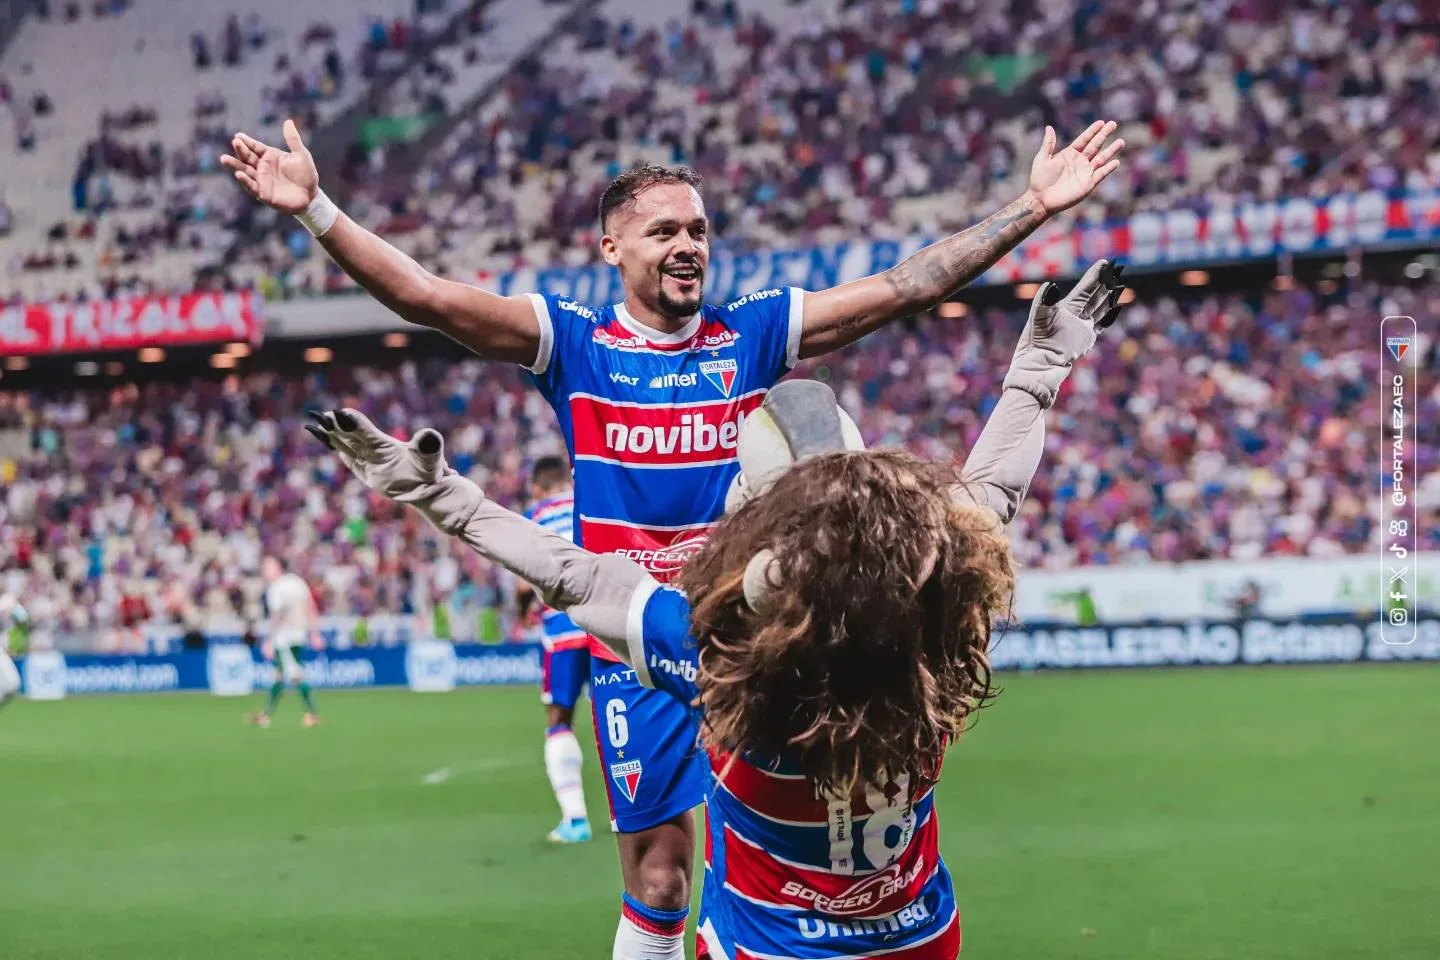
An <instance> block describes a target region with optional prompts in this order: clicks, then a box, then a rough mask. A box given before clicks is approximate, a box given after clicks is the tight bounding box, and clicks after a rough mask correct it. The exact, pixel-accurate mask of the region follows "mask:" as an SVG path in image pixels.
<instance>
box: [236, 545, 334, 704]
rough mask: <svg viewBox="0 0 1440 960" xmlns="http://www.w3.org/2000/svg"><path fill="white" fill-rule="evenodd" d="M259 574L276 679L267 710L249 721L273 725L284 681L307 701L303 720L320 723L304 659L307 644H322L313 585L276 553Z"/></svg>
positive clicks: (269, 657)
mask: <svg viewBox="0 0 1440 960" xmlns="http://www.w3.org/2000/svg"><path fill="white" fill-rule="evenodd" d="M260 576H261V577H262V578H264V580H265V610H266V612H267V613H268V614H269V615H270V631H269V634H268V635H267V636H266V638H265V646H264V651H265V659H266V661H268V662H269V663H270V664H271V666H273V667H274V668H275V682H274V683H273V684H271V685H270V698H269V699H268V700H267V701H266V703H265V709H264V710H262V711H261V712H260V713H257V714H255V715H254V716H252V717H251V718H250V720H251V722H252V723H254V724H255V725H256V726H259V727H268V726H270V720H271V719H272V718H273V717H274V716H275V708H276V707H278V706H279V705H280V694H281V693H282V692H284V690H285V684H286V683H293V684H294V685H295V687H296V689H297V690H299V691H300V699H301V700H303V701H305V718H304V721H303V722H304V724H305V726H307V727H313V726H315V725H316V724H317V723H319V722H320V714H318V713H317V712H316V711H315V698H314V697H313V696H311V694H310V684H308V683H306V682H305V670H304V667H303V666H302V665H301V659H302V657H303V656H304V654H305V650H306V644H307V643H313V644H314V646H315V648H316V649H319V648H320V647H321V646H322V645H323V641H322V640H321V639H320V631H319V630H318V629H317V627H318V626H319V617H318V616H317V614H316V612H315V596H314V594H312V593H311V592H310V585H309V584H307V583H306V582H305V581H304V579H302V578H301V576H300V575H299V574H298V573H294V572H292V571H290V570H288V569H287V568H286V566H285V561H284V560H281V559H280V558H279V557H277V556H275V555H274V554H271V555H268V556H266V557H265V559H263V560H261V561H260Z"/></svg>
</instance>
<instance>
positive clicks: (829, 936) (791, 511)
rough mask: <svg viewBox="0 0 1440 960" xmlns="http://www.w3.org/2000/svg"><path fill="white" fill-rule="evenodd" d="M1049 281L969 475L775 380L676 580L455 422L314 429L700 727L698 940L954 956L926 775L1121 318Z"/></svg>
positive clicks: (970, 684)
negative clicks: (1023, 506)
mask: <svg viewBox="0 0 1440 960" xmlns="http://www.w3.org/2000/svg"><path fill="white" fill-rule="evenodd" d="M1054 291H1055V288H1054V287H1053V285H1050V284H1047V285H1046V286H1045V288H1044V289H1043V290H1042V291H1041V294H1040V295H1039V296H1038V297H1037V298H1036V300H1035V303H1034V305H1033V307H1032V310H1031V316H1030V321H1029V323H1028V324H1027V325H1026V328H1025V331H1024V333H1023V334H1022V337H1021V342H1020V344H1019V346H1018V347H1017V348H1016V351H1015V355H1014V358H1013V360H1012V363H1011V366H1010V370H1009V371H1008V373H1007V375H1006V377H1005V381H1004V389H1003V391H1002V393H1001V396H1000V399H999V401H998V402H997V404H996V406H995V409H994V411H993V412H992V414H991V416H990V419H989V421H988V422H987V423H986V426H985V429H984V430H983V431H982V433H981V435H980V438H979V440H978V441H977V442H976V445H975V448H974V449H973V450H972V451H971V453H970V457H969V459H968V461H967V462H966V464H965V467H964V469H963V471H959V472H958V474H957V471H955V470H954V469H953V467H952V466H951V465H949V464H940V463H926V462H922V461H919V460H917V459H915V458H914V457H912V456H910V455H908V454H906V453H904V452H899V451H873V452H868V451H864V450H863V449H857V448H861V447H862V446H863V445H862V444H860V443H859V442H858V433H857V432H856V431H855V429H854V425H853V423H850V422H849V421H848V418H847V417H845V416H844V414H843V413H842V412H841V411H840V410H839V408H838V407H837V406H836V405H835V398H834V394H833V393H831V392H830V390H829V388H828V387H825V386H824V385H823V384H819V383H816V382H814V381H806V380H795V381H788V382H786V383H782V384H780V385H779V386H777V387H776V388H775V389H774V390H772V391H771V392H770V394H769V396H768V397H767V398H766V400H765V402H764V404H763V405H762V406H761V407H760V409H759V410H758V411H757V412H756V413H755V414H754V415H753V416H752V417H751V418H749V419H747V421H746V423H745V426H744V427H743V429H742V436H741V438H740V461H741V467H742V474H741V476H742V477H743V478H744V481H745V483H744V487H743V491H742V492H741V493H740V494H739V495H737V496H736V497H733V498H732V506H734V507H735V510H734V512H733V513H731V514H730V515H729V516H727V517H726V518H725V519H724V520H722V521H721V522H720V524H719V525H718V526H717V527H716V528H715V530H714V532H713V533H712V535H711V537H710V539H709V541H708V543H707V544H706V545H705V546H704V547H703V548H702V549H701V550H700V552H699V554H698V555H697V556H696V557H695V558H694V560H693V561H692V562H691V563H690V564H689V565H688V566H687V567H686V568H685V569H684V570H683V571H682V572H681V574H680V577H679V584H680V586H681V588H682V589H680V590H677V589H674V588H673V587H666V586H662V585H661V584H660V583H659V582H658V581H657V580H655V579H654V578H653V577H651V576H650V575H649V574H648V573H647V572H646V571H645V570H644V569H643V568H642V567H640V566H638V565H636V564H634V563H632V562H630V561H627V560H625V559H623V558H620V557H616V556H613V555H609V556H597V555H595V554H590V553H587V552H585V551H584V550H583V549H580V548H578V547H576V546H575V545H574V544H572V543H571V542H570V541H568V540H566V539H565V538H563V537H557V536H554V535H553V534H550V533H547V532H546V531H544V530H543V529H541V528H539V527H537V526H535V525H533V524H530V523H528V522H527V521H525V520H523V519H522V518H520V517H518V516H516V515H514V514H511V513H509V512H508V511H505V510H503V509H501V508H499V507H498V506H496V505H495V504H493V503H489V502H488V501H486V500H485V498H484V495H483V493H481V491H480V489H479V488H478V487H476V486H475V485H474V484H473V483H471V482H470V481H469V480H467V479H466V478H464V477H461V476H459V475H458V474H456V473H455V471H454V470H453V469H451V468H449V467H448V466H447V465H446V463H445V461H444V455H443V445H442V443H441V440H440V436H439V434H437V433H435V432H434V431H433V430H426V431H421V432H419V433H417V435H416V437H415V439H414V440H413V441H411V443H409V444H404V443H401V442H400V441H398V440H395V439H393V438H391V437H388V436H386V435H385V434H383V433H381V432H380V431H378V430H377V429H376V428H375V427H374V426H373V425H372V424H370V422H369V421H368V420H366V419H365V418H364V416H363V415H362V414H359V413H358V412H356V411H353V410H351V411H341V412H339V413H338V414H330V415H328V417H326V418H325V419H324V420H323V425H322V428H320V429H318V430H317V431H315V432H316V433H317V435H318V436H319V437H320V438H321V440H322V441H323V442H325V443H326V444H327V445H329V446H330V447H331V448H332V449H334V450H335V451H336V452H337V453H339V455H340V457H341V459H342V460H343V461H344V462H345V464H346V466H347V467H348V468H349V469H350V470H351V471H352V472H354V473H355V474H356V475H357V476H358V477H359V478H360V479H361V480H362V481H363V482H364V483H365V484H366V485H367V486H369V487H371V488H372V489H375V490H377V491H379V492H381V493H383V494H385V495H387V496H390V497H393V498H396V499H401V500H403V501H405V502H407V503H410V504H413V505H415V506H416V507H418V508H419V509H420V511H421V512H422V513H423V514H424V515H425V516H426V518H427V519H429V520H430V521H431V522H432V523H434V524H435V525H436V526H437V528H439V529H440V530H442V531H443V532H446V533H449V534H451V535H453V536H456V537H459V538H460V539H461V540H463V541H464V542H465V543H467V544H468V545H469V546H470V547H471V548H473V549H475V550H477V551H479V552H480V553H481V554H483V555H485V556H486V557H489V558H490V559H492V560H495V561H497V562H499V563H501V564H503V565H505V566H506V567H508V568H509V569H511V570H513V571H514V572H515V573H516V574H517V575H520V576H523V577H524V578H526V579H527V580H528V581H530V582H531V583H534V584H535V585H536V587H537V588H538V589H540V590H541V591H542V593H543V594H544V596H545V598H546V600H547V601H548V602H550V603H552V604H554V605H556V606H559V607H561V608H562V609H568V610H569V612H570V614H571V616H572V617H573V618H574V620H575V622H576V623H578V624H580V625H581V626H582V627H584V628H586V629H587V630H590V631H591V632H592V633H593V634H594V635H595V636H597V637H600V638H601V639H603V640H605V641H607V642H609V643H610V644H611V645H612V649H615V650H617V651H619V652H621V654H622V655H623V656H624V657H625V660H626V662H628V663H630V664H631V665H632V666H633V668H634V670H635V672H636V673H637V674H638V676H639V678H640V681H641V682H642V683H644V684H645V685H646V686H647V687H652V688H654V689H657V690H659V691H663V692H664V693H666V694H668V695H669V696H671V697H672V698H674V700H675V702H676V703H678V704H681V705H682V706H683V707H685V708H686V709H687V710H694V711H696V712H697V713H699V714H700V716H701V717H702V718H703V720H702V722H701V723H699V724H698V729H699V731H700V733H699V736H700V738H701V741H702V742H703V745H704V748H705V751H706V754H707V761H708V763H707V765H708V767H709V778H708V780H709V785H708V796H707V811H708V817H707V821H708V822H707V829H708V836H707V838H706V840H707V843H706V880H705V889H704V895H703V898H702V907H701V918H700V938H699V946H698V949H697V955H698V956H700V957H710V958H714V960H719V958H725V960H820V958H827V960H841V958H869V957H877V956H881V955H883V956H884V957H885V958H887V960H954V958H955V957H956V955H957V954H958V953H959V950H960V940H961V936H960V918H959V912H958V909H957V906H956V901H955V893H954V889H953V885H952V881H951V877H950V874H949V872H948V870H947V869H946V868H945V865H944V863H943V861H942V860H941V858H940V854H939V828H938V823H937V820H936V817H935V810H934V806H935V800H934V795H933V788H934V786H935V783H936V781H937V780H938V778H939V775H940V769H941V765H942V762H943V760H944V757H945V751H946V749H947V748H948V747H949V746H950V745H951V743H953V742H954V740H955V738H956V737H958V736H959V735H960V733H961V732H962V730H963V729H964V726H965V723H966V720H967V719H968V718H969V716H970V715H971V714H972V713H973V712H974V711H975V710H977V709H978V708H980V707H981V706H983V705H984V704H985V702H986V701H987V700H989V699H990V698H991V697H992V696H993V695H994V689H993V687H992V685H991V675H990V667H989V661H988V651H989V646H990V631H991V622H992V620H993V618H994V617H996V616H998V615H1001V614H1003V613H1005V612H1006V611H1007V610H1008V609H1009V606H1010V602H1011V597H1012V593H1013V589H1014V584H1015V572H1014V567H1013V563H1012V561H1011V557H1010V551H1009V544H1008V541H1007V539H1006V537H1005V533H1004V530H1003V525H1004V524H1005V523H1008V522H1009V520H1010V519H1011V518H1013V517H1014V515H1015V512H1016V510H1017V509H1018V508H1019V505H1020V502H1021V500H1022V499H1023V497H1024V494H1025V491H1026V490H1027V489H1028V487H1029V484H1030V481H1031V478H1032V477H1033V476H1034V472H1035V468H1036V466H1037V465H1038V464H1039V461H1040V456H1041V453H1042V451H1043V450H1044V443H1045V426H1044V414H1045V410H1046V409H1048V408H1049V406H1050V405H1051V404H1053V403H1054V402H1055V399H1056V396H1057V395H1058V392H1059V387H1060V384H1061V382H1062V381H1063V380H1064V378H1065V376H1066V374H1067V372H1068V370H1069V368H1070V366H1071V364H1072V363H1073V362H1074V361H1075V360H1076V359H1077V358H1078V357H1080V356H1081V355H1083V354H1084V353H1086V352H1087V351H1088V350H1089V349H1090V347H1091V346H1093V344H1094V342H1095V338H1096V333H1097V330H1098V329H1101V328H1103V327H1104V326H1106V325H1108V324H1109V323H1110V322H1112V321H1113V319H1114V316H1115V312H1116V310H1118V301H1119V296H1120V292H1121V291H1120V286H1119V282H1118V276H1117V274H1116V272H1115V271H1113V270H1111V268H1110V266H1109V264H1107V263H1106V262H1104V261H1101V262H1100V263H1098V264H1096V265H1095V266H1094V267H1093V268H1092V269H1091V270H1090V271H1089V272H1087V274H1086V276H1085V277H1084V278H1083V279H1082V281H1081V282H1080V284H1079V285H1077V287H1076V289H1075V290H1074V291H1073V292H1072V293H1071V294H1070V296H1069V297H1068V298H1066V299H1065V300H1064V301H1063V302H1056V301H1057V300H1058V298H1056V297H1053V296H1052V294H1053V293H1054Z"/></svg>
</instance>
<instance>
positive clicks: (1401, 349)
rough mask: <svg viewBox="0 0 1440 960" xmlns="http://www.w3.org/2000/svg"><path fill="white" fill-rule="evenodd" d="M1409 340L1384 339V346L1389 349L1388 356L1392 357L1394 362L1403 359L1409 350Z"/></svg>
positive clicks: (1400, 338)
mask: <svg viewBox="0 0 1440 960" xmlns="http://www.w3.org/2000/svg"><path fill="white" fill-rule="evenodd" d="M1410 340H1411V338H1410V337H1386V338H1385V346H1387V347H1389V348H1390V356H1392V357H1394V358H1395V360H1396V362H1399V361H1401V360H1404V359H1405V354H1406V353H1407V352H1408V351H1409V349H1410Z"/></svg>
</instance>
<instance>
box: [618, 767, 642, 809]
mask: <svg viewBox="0 0 1440 960" xmlns="http://www.w3.org/2000/svg"><path fill="white" fill-rule="evenodd" d="M644 769H645V768H644V766H643V765H642V764H641V763H640V761H639V760H626V761H625V762H624V763H612V764H610V779H611V780H614V781H615V786H617V787H619V788H620V792H621V793H622V794H624V796H625V799H626V800H629V801H630V802H631V803H634V802H635V790H636V789H637V788H638V787H639V786H640V774H641V773H643V772H644Z"/></svg>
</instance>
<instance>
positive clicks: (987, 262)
mask: <svg viewBox="0 0 1440 960" xmlns="http://www.w3.org/2000/svg"><path fill="white" fill-rule="evenodd" d="M1047 216H1048V214H1046V212H1045V208H1044V206H1043V205H1042V204H1041V203H1040V200H1039V199H1038V198H1037V197H1036V196H1035V195H1034V194H1032V193H1030V192H1028V191H1027V192H1026V193H1025V194H1024V195H1022V196H1021V197H1019V198H1018V199H1016V200H1014V201H1013V202H1011V203H1009V204H1007V205H1006V206H1005V207H1004V208H1002V209H1000V210H998V211H996V212H995V213H993V214H991V215H990V216H988V217H986V218H985V219H984V220H982V221H980V222H979V223H977V224H976V225H975V226H973V227H971V228H970V229H969V230H963V231H961V232H960V233H957V234H954V235H952V236H949V237H946V238H945V239H944V240H941V241H940V242H938V243H932V244H931V245H930V246H928V247H926V248H925V249H923V250H919V251H917V252H916V253H914V254H913V255H911V256H910V257H907V258H906V259H905V260H902V261H901V262H900V263H898V264H896V265H895V266H894V267H892V268H890V269H889V270H886V271H885V272H884V273H882V274H880V276H881V277H882V278H883V279H884V280H885V282H886V283H887V284H888V285H889V286H890V289H891V290H892V291H894V293H895V305H894V307H893V311H894V312H896V314H897V315H898V316H909V315H910V314H912V313H915V312H917V311H919V310H924V309H927V308H929V307H932V306H934V305H935V304H937V303H939V302H941V301H942V300H944V299H945V298H946V297H948V296H950V295H951V294H952V293H954V292H955V291H956V290H959V289H960V288H961V287H964V286H966V285H967V284H969V283H970V282H971V281H972V280H974V279H975V278H976V277H978V276H980V275H981V274H982V273H984V272H985V271H986V270H989V269H990V268H991V267H992V266H994V265H995V262H996V261H997V260H999V259H1000V258H1001V257H1003V256H1004V255H1005V254H1006V253H1008V252H1009V251H1011V250H1013V249H1014V248H1015V247H1016V245H1017V244H1019V243H1020V241H1021V240H1024V239H1025V238H1026V237H1028V236H1030V234H1032V233H1034V232H1035V229H1036V228H1037V227H1039V226H1040V225H1041V224H1042V223H1044V222H1045V219H1046V217H1047Z"/></svg>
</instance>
